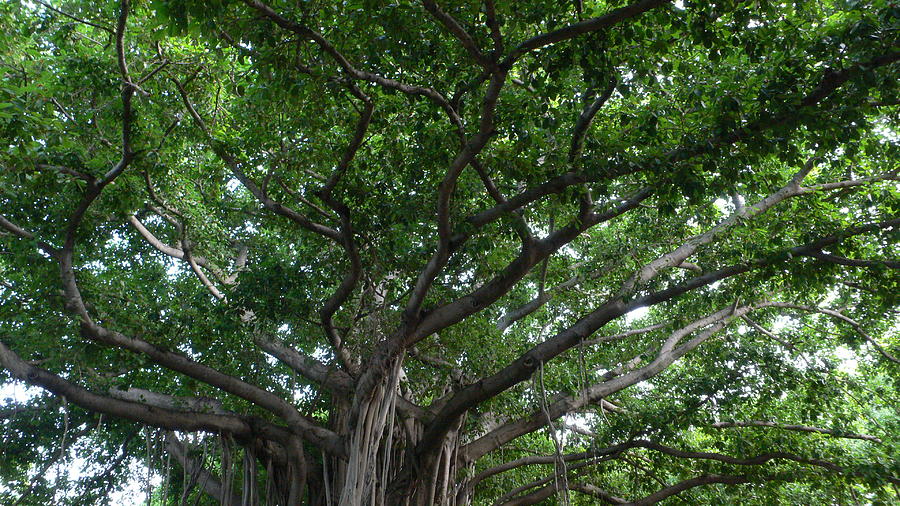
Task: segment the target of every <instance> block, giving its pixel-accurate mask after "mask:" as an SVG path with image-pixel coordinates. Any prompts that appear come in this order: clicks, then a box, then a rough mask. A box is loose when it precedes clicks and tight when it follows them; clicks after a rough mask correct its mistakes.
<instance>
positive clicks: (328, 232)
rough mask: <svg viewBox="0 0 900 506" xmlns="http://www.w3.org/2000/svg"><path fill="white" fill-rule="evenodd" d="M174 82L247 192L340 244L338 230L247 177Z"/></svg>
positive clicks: (262, 202) (278, 212)
mask: <svg viewBox="0 0 900 506" xmlns="http://www.w3.org/2000/svg"><path fill="white" fill-rule="evenodd" d="M173 82H174V83H175V86H176V87H177V88H178V92H179V94H180V95H181V100H182V102H184V106H185V108H186V109H187V110H188V112H189V113H190V115H191V118H193V120H194V123H195V124H196V125H197V126H198V127H199V128H200V130H202V131H203V133H204V134H205V136H206V138H207V139H208V141H209V143H210V147H211V148H212V150H213V152H215V154H216V155H217V156H218V157H219V158H220V159H221V160H222V161H223V162H225V165H226V166H228V168H229V169H230V170H231V172H232V174H234V177H235V178H237V180H238V181H240V182H241V184H242V185H244V187H245V188H247V190H248V191H249V192H250V193H251V194H252V195H253V196H254V197H256V199H257V200H259V202H260V203H261V204H262V205H263V207H264V208H266V209H267V210H269V211H272V212H274V213H275V214H278V215H280V216H284V217H285V218H287V219H289V220H291V221H292V222H294V223H296V224H297V225H299V226H300V227H302V228H304V229H306V230H309V231H310V232H313V233H316V234H318V235H321V236H323V237H326V238H329V239H331V240H333V241H335V242H338V243H340V242H341V240H342V237H341V233H340V232H338V231H337V230H335V229H333V228H331V227H328V226H325V225H322V224H319V223H316V222H314V221H312V220H310V219H309V218H307V217H306V216H304V215H302V214H300V213H298V212H297V211H295V210H293V209H291V208H289V207H287V206H285V205H284V204H281V203H280V202H276V201H275V200H273V199H272V198H271V197H269V195H268V193H266V192H265V191H263V189H262V188H261V187H260V186H259V185H257V184H256V182H254V181H253V180H252V179H250V177H249V176H247V174H245V173H244V171H243V170H242V169H241V164H240V163H238V161H237V159H236V158H235V157H233V156H232V155H231V154H230V153H229V152H228V151H227V150H226V149H225V146H224V145H223V144H222V143H221V142H219V141H218V140H216V139H215V138H214V137H213V136H212V133H211V132H210V130H209V128H208V127H207V126H206V122H204V121H203V118H201V117H200V114H199V113H197V110H196V109H195V108H194V106H193V104H192V103H191V101H190V98H189V97H188V94H187V91H186V90H185V89H184V85H183V84H181V83H180V82H178V81H177V80H174V79H173Z"/></svg>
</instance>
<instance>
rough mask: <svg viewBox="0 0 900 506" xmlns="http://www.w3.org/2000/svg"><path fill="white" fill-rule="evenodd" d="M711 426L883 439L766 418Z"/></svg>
mask: <svg viewBox="0 0 900 506" xmlns="http://www.w3.org/2000/svg"><path fill="white" fill-rule="evenodd" d="M710 427H713V428H714V429H726V428H732V427H771V428H774V429H781V430H793V431H799V432H813V433H816V434H827V435H829V436H834V437H839V438H844V439H861V440H863V441H872V442H873V443H881V439H879V438H877V437H875V436H869V435H867V434H854V433H852V432H841V431H836V430H832V429H823V428H821V427H811V426H808V425H791V424H784V423H775V422H769V421H765V420H750V421H746V422H716V423H714V424H712V425H710Z"/></svg>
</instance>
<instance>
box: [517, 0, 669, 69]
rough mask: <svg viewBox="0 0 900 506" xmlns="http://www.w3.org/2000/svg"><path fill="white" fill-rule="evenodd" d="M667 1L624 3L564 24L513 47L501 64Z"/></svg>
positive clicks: (614, 22) (611, 24)
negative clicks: (601, 13) (600, 14)
mask: <svg viewBox="0 0 900 506" xmlns="http://www.w3.org/2000/svg"><path fill="white" fill-rule="evenodd" d="M669 3H671V0H642V1H639V2H635V3H633V4H630V5H626V6H625V7H620V8H618V9H613V10H611V11H609V12H608V13H606V14H604V15H602V16H598V17H595V18H591V19H586V20H584V21H581V22H579V23H574V24H571V25H567V26H564V27H562V28H560V29H558V30H554V31H552V32H547V33H543V34H541V35H537V36H535V37H532V38H530V39H528V40H526V41H524V42H522V43H521V44H519V45H518V46H516V47H515V49H513V50H512V51H511V52H510V54H509V55H507V56H506V58H504V59H503V62H502V63H501V66H502V67H505V68H510V67H512V66H513V64H514V63H515V62H516V61H517V60H519V59H520V58H522V57H523V56H525V55H526V54H528V53H530V52H532V51H535V50H537V49H540V48H542V47H546V46H549V45H551V44H556V43H559V42H563V41H565V40H569V39H573V38H575V37H578V36H579V35H584V34H586V33H591V32H596V31H600V30H605V29H607V28H609V27H611V26H614V25H616V24H618V23H620V22H622V21H625V20H627V19H631V18H634V17H637V16H639V15H641V14H643V13H645V12H647V11H650V10H653V9H656V8H658V7H662V6H664V5H666V4H669Z"/></svg>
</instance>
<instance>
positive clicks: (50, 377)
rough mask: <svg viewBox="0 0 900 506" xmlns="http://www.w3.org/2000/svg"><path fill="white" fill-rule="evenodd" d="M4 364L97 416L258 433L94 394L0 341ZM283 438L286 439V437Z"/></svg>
mask: <svg viewBox="0 0 900 506" xmlns="http://www.w3.org/2000/svg"><path fill="white" fill-rule="evenodd" d="M0 364H2V365H3V367H4V368H5V369H6V370H8V371H9V372H10V373H11V374H12V375H13V376H14V377H16V378H18V379H20V380H22V381H24V382H26V383H28V384H30V385H34V386H39V387H42V388H44V389H45V390H48V391H50V392H52V393H54V394H56V395H59V396H63V397H65V398H66V399H68V400H69V401H71V402H73V403H74V404H77V405H78V406H81V407H82V408H84V409H86V410H88V411H92V412H95V413H103V414H106V415H110V416H115V417H117V418H124V419H126V420H133V421H137V422H142V423H146V424H149V425H153V426H154V427H161V428H167V429H172V430H183V431H198V430H202V431H210V432H218V431H224V432H229V433H232V434H237V435H241V436H247V437H249V436H251V435H252V434H253V433H254V429H253V427H252V426H251V425H250V424H249V423H248V422H247V421H245V420H243V419H241V418H239V417H236V416H225V415H216V414H206V413H185V412H182V411H175V410H169V409H164V408H161V407H151V406H148V405H145V404H142V403H138V402H130V401H125V400H120V399H115V398H112V397H106V396H102V395H98V394H95V393H92V392H90V391H88V390H85V389H84V388H82V387H80V386H77V385H75V384H73V383H71V382H69V381H67V380H65V379H63V378H61V377H59V376H57V375H55V374H53V373H51V372H49V371H47V370H45V369H41V368H39V367H35V366H32V365H29V364H28V363H26V362H25V361H24V360H22V359H21V358H20V357H19V356H18V355H17V354H16V353H15V352H14V351H12V350H11V349H10V348H9V347H8V346H7V345H6V344H5V343H3V342H2V341H0ZM273 427H274V426H273ZM279 432H280V431H278V430H277V429H272V430H271V433H272V435H274V434H279ZM279 435H280V436H283V435H284V434H279Z"/></svg>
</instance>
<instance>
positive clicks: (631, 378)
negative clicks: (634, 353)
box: [429, 303, 765, 462]
mask: <svg viewBox="0 0 900 506" xmlns="http://www.w3.org/2000/svg"><path fill="white" fill-rule="evenodd" d="M760 307H765V303H762V304H759V305H756V306H743V307H735V308H732V307H727V308H725V309H721V310H719V311H717V312H715V313H712V314H709V315H707V316H705V317H703V318H700V319H698V320H695V321H694V322H692V323H690V324H688V325H686V326H684V327H682V328H680V329H678V330H676V331H675V332H672V333H671V334H670V335H669V336H668V337H667V338H666V340H665V341H664V342H663V344H662V346H661V347H660V349H659V351H658V352H657V354H656V358H654V360H652V361H651V362H650V363H648V364H647V365H645V366H643V367H640V368H638V369H634V370H631V371H629V372H626V373H624V374H621V375H616V376H614V377H612V378H610V379H607V380H605V381H602V382H600V383H596V384H594V385H591V386H589V387H587V388H585V389H583V390H582V391H580V392H578V393H576V394H574V395H568V396H564V397H562V398H561V399H559V400H557V401H555V402H553V403H551V404H550V405H549V406H547V409H546V412H545V411H544V410H538V411H535V412H533V413H532V414H531V415H529V416H527V417H524V418H520V419H517V420H513V421H509V422H507V423H505V424H503V425H501V426H500V427H497V428H495V429H494V430H492V431H490V432H488V433H487V434H485V435H483V436H481V437H480V438H478V439H476V440H474V441H472V442H471V443H469V444H467V445H465V446H464V447H462V448H461V449H460V451H459V456H460V457H459V458H460V460H461V461H463V462H472V461H474V460H477V459H478V458H480V457H482V456H483V455H485V454H487V453H488V452H491V451H493V450H494V449H496V448H499V447H500V446H501V445H503V444H505V443H507V442H509V441H512V440H513V439H515V438H517V437H520V436H522V435H525V434H528V433H531V432H534V431H536V430H538V429H540V428H542V427H544V426H546V425H547V424H548V423H549V422H550V421H552V420H556V419H557V418H559V417H561V416H563V415H565V414H566V413H570V412H572V411H574V410H576V409H580V408H582V407H584V406H586V405H588V404H589V403H592V402H597V401H599V400H602V399H603V398H605V397H608V396H609V395H612V394H614V393H616V392H618V391H620V390H623V389H625V388H628V387H630V386H632V385H635V384H637V383H640V382H642V381H645V380H647V379H649V378H651V377H653V376H656V375H657V374H659V373H661V372H662V371H664V370H665V369H666V368H667V367H669V366H670V365H672V364H673V363H674V362H675V361H676V360H678V359H679V358H681V357H682V356H684V355H685V354H686V353H688V352H689V351H691V350H693V349H694V348H696V347H697V346H699V345H700V344H702V343H703V342H704V341H706V340H707V339H709V338H710V337H712V336H713V335H714V334H716V333H717V332H719V331H720V330H722V329H724V328H725V327H726V326H727V325H728V324H729V323H730V322H731V321H732V320H734V319H735V318H739V317H740V316H742V315H744V314H746V313H748V312H750V311H752V310H754V309H759V308H760ZM695 332H699V333H698V334H697V335H696V336H695V337H693V338H691V339H689V340H688V341H686V342H684V344H679V343H681V341H682V340H683V339H684V338H686V337H687V336H689V335H691V334H693V333H695ZM548 342H549V341H548ZM545 344H546V343H545ZM540 346H541V345H538V347H540ZM476 385H477V383H476ZM480 386H481V388H484V384H482V385H480ZM461 392H465V394H463V395H459V394H458V395H457V396H455V397H454V398H453V399H451V400H450V402H448V405H447V406H446V407H444V409H443V410H442V411H441V412H440V413H438V415H437V416H436V418H435V419H436V420H441V419H442V418H441V417H442V416H453V415H451V414H450V413H453V412H454V411H451V410H455V409H460V406H462V405H468V404H469V403H471V402H473V401H475V399H477V398H478V397H479V394H480V392H479V391H476V390H474V389H472V387H471V386H470V387H467V388H466V389H463V390H461ZM438 426H439V425H438V423H435V424H433V427H430V428H429V430H436V429H435V427H438Z"/></svg>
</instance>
